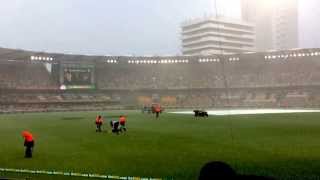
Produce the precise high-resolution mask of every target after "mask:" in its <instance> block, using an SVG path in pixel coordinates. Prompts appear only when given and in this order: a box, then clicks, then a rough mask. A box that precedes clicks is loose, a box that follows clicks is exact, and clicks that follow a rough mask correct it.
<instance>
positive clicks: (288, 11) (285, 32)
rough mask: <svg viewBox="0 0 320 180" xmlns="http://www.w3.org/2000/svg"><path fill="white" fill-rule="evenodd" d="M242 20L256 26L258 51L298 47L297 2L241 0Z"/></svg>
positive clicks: (292, 0)
mask: <svg viewBox="0 0 320 180" xmlns="http://www.w3.org/2000/svg"><path fill="white" fill-rule="evenodd" d="M241 6H242V19H243V20H244V21H248V22H251V23H254V24H255V26H256V48H257V50H258V51H266V50H284V49H293V48H297V47H299V43H298V41H299V37H298V0H242V4H241Z"/></svg>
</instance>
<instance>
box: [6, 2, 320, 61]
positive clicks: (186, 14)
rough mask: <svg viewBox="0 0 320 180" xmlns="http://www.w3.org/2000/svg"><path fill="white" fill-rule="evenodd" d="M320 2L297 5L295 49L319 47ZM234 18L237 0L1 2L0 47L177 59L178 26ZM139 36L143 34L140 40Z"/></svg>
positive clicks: (238, 11)
mask: <svg viewBox="0 0 320 180" xmlns="http://www.w3.org/2000/svg"><path fill="white" fill-rule="evenodd" d="M319 6H320V2H319V1H317V0H307V1H305V0H300V2H299V31H300V33H299V36H300V43H299V47H300V48H307V47H308V48H311V47H312V48H316V47H320V35H319V33H318V32H319V31H320V25H319V23H316V22H318V19H317V18H318V17H319V16H320V15H319V13H320V12H319V10H318V9H317V7H319ZM216 10H218V13H219V14H223V15H225V16H230V17H235V18H239V17H240V2H239V0H218V2H217V8H215V3H214V1H213V0H197V1H196V2H195V1H194V0H152V1H150V0H135V1H131V0H122V1H116V0H111V1H100V0H90V1H89V0H68V1H65V0H46V1H43V0H2V1H1V6H0V27H1V29H0V46H1V47H7V48H21V49H28V50H36V51H39V50H40V51H49V52H61V53H75V54H97V55H107V54H111V55H124V54H135V55H150V54H152V55H165V54H170V55H176V54H181V48H180V46H181V45H180V44H181V43H180V31H181V30H180V24H181V22H183V21H185V20H186V19H190V18H196V17H202V16H204V15H205V14H207V15H209V14H212V15H216V14H217V13H216ZM142 34H143V35H142Z"/></svg>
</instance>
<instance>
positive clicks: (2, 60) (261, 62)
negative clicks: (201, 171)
mask: <svg viewBox="0 0 320 180" xmlns="http://www.w3.org/2000/svg"><path fill="white" fill-rule="evenodd" d="M318 51H319V53H318ZM315 52H316V53H315ZM36 54H37V52H25V51H18V50H10V49H1V48H0V92H1V94H0V98H1V99H0V105H1V107H3V108H1V109H2V110H3V111H13V110H14V111H33V110H35V111H38V110H39V111H46V110H66V109H67V110H77V109H78V110H83V109H84V110H86V109H99V108H100V109H104V108H106V107H108V108H113V107H116V108H124V107H125V106H130V107H141V106H143V105H146V104H150V103H153V102H157V103H161V104H163V106H164V107H165V108H210V107H218V108H219V107H268V108H273V107H319V106H320V93H318V92H320V91H319V86H320V71H319V69H320V61H319V57H320V56H318V55H320V50H318V49H305V50H296V51H295V50H292V51H285V52H271V53H254V54H239V55H234V56H238V57H237V58H229V56H225V57H221V56H220V57H219V58H217V57H216V56H212V57H196V56H194V57H193V56H190V57H179V56H177V57H109V59H117V61H116V60H112V61H110V60H108V61H105V59H106V57H100V58H97V57H90V56H81V57H82V58H80V59H82V61H78V58H79V56H77V55H74V56H73V55H64V54H59V55H57V54H55V55H52V54H47V55H46V54H45V55H44V56H46V57H52V56H55V57H56V61H52V62H50V63H49V64H50V66H51V65H52V66H54V67H55V68H56V71H50V70H49V69H48V68H47V65H48V62H47V61H43V62H42V61H39V62H34V61H32V59H31V60H30V59H28V58H30V57H33V56H32V55H36ZM280 54H286V55H280ZM92 58H95V59H94V61H90V63H91V64H90V65H92V66H94V67H95V69H94V71H95V76H94V82H95V84H94V86H95V89H94V90H92V89H91V90H83V89H81V90H66V91H65V90H64V89H61V85H62V84H61V78H59V76H61V74H59V73H61V71H60V70H59V67H60V65H62V64H64V63H67V64H68V65H69V66H70V65H72V64H77V65H79V64H80V65H81V64H87V63H88V62H89V60H88V59H92ZM12 59H16V60H14V61H13V60H12ZM33 59H34V58H33ZM45 59H47V58H45ZM86 59H87V60H88V61H84V60H86ZM107 59H108V57H107ZM137 59H141V60H137ZM170 59H173V60H170ZM181 59H184V60H181ZM185 59H187V60H185ZM217 59H219V60H217ZM109 62H113V63H109ZM168 62H170V63H168ZM114 102H117V103H114Z"/></svg>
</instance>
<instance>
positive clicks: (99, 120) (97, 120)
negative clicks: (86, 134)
mask: <svg viewBox="0 0 320 180" xmlns="http://www.w3.org/2000/svg"><path fill="white" fill-rule="evenodd" d="M95 123H96V126H97V129H96V132H102V130H101V126H102V124H103V119H102V116H100V115H99V116H97V118H96V122H95Z"/></svg>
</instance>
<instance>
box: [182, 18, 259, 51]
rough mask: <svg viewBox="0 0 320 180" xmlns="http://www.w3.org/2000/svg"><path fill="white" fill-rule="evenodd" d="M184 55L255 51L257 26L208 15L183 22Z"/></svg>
mask: <svg viewBox="0 0 320 180" xmlns="http://www.w3.org/2000/svg"><path fill="white" fill-rule="evenodd" d="M181 38H182V51H183V54H184V55H210V54H234V53H242V52H252V51H255V27H254V25H253V24H251V23H246V22H243V21H241V20H234V19H227V18H225V17H217V18H216V17H206V18H201V19H194V20H190V21H187V22H185V23H183V24H182V37H181Z"/></svg>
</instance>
